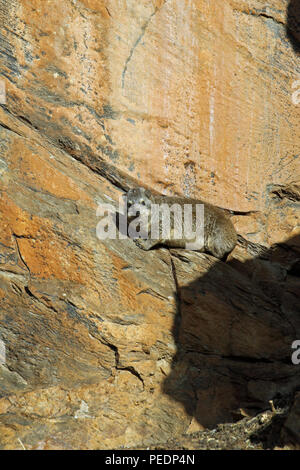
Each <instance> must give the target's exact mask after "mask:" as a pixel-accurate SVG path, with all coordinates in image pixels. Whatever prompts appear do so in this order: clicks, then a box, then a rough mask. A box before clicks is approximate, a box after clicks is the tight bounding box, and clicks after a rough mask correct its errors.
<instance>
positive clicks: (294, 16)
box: [286, 0, 300, 54]
mask: <svg viewBox="0 0 300 470" xmlns="http://www.w3.org/2000/svg"><path fill="white" fill-rule="evenodd" d="M286 24H287V26H286V28H287V35H288V38H289V40H290V41H291V43H292V45H293V48H294V50H295V52H297V53H298V54H299V53H300V1H299V0H290V2H289V5H288V9H287V23H286Z"/></svg>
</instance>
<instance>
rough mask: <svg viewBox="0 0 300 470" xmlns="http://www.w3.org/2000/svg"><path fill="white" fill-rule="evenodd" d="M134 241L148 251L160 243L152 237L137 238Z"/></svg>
mask: <svg viewBox="0 0 300 470" xmlns="http://www.w3.org/2000/svg"><path fill="white" fill-rule="evenodd" d="M134 243H135V244H136V245H137V246H138V247H139V248H141V249H142V250H145V251H148V250H151V248H153V247H154V246H156V245H157V244H158V243H159V241H158V240H151V239H150V238H148V239H146V240H145V239H143V238H135V239H134Z"/></svg>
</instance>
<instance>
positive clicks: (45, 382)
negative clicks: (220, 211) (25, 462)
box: [0, 0, 300, 449]
mask: <svg viewBox="0 0 300 470" xmlns="http://www.w3.org/2000/svg"><path fill="white" fill-rule="evenodd" d="M291 4H293V2H292V1H291V2H288V1H286V0H285V1H282V0H269V1H268V2H267V3H266V2H262V1H261V0H254V1H250V0H240V1H236V0H223V1H214V2H213V1H207V0H142V1H137V0H127V1H125V0H101V1H98V0H97V1H96V0H66V1H63V2H62V1H59V0H48V1H46V0H45V1H39V0H28V1H26V2H22V1H21V0H9V1H6V0H0V85H1V87H2V88H0V90H2V89H3V88H4V89H5V92H6V93H5V94H6V97H5V99H4V98H3V94H2V95H1V94H0V100H2V101H1V104H0V213H1V220H2V224H1V227H0V341H1V342H0V448H2V449H19V448H26V449H112V448H124V447H125V448H130V447H140V448H146V447H147V446H151V445H156V444H162V443H164V442H166V441H167V440H169V439H170V438H171V437H172V438H174V437H175V438H176V437H178V438H180V436H181V435H182V434H183V433H185V432H187V431H188V430H189V432H190V430H191V429H205V428H213V427H214V426H216V425H217V424H218V423H223V422H230V421H233V420H234V415H235V412H236V410H237V409H239V408H241V407H244V408H247V409H248V408H251V409H253V410H261V409H265V407H266V406H269V405H268V403H269V400H271V399H273V400H276V398H278V397H280V398H282V397H284V398H286V399H288V397H291V396H292V394H293V393H294V390H295V389H297V388H299V384H300V372H299V366H298V367H297V366H296V365H294V364H293V363H292V362H291V354H292V352H293V351H292V349H291V344H292V342H293V341H294V340H297V339H300V322H299V293H300V283H299V263H300V241H299V237H300V223H299V213H300V212H299V201H300V169H299V153H300V134H299V117H300V98H299V100H298V94H297V93H298V89H300V81H299V80H300V61H299V50H298V46H297V44H298V42H297V41H298V39H297V31H298V30H297V24H298V25H299V24H300V19H299V17H298V16H297V11H296V10H295V9H291ZM295 25H296V26H295ZM291 38H293V39H291ZM137 184H141V185H145V186H147V187H149V188H152V190H154V191H159V192H160V193H162V194H170V195H172V194H181V195H185V196H188V197H196V198H201V199H204V200H207V201H208V202H210V203H213V204H216V205H217V206H220V207H224V208H226V209H230V210H231V211H233V218H232V220H233V222H234V224H235V226H236V229H237V231H238V233H239V234H240V235H242V236H243V237H244V240H246V242H245V241H244V242H243V243H242V242H240V243H239V245H238V246H237V247H236V249H235V250H234V252H233V253H232V254H231V256H230V258H229V260H228V262H227V263H226V264H225V263H223V262H220V261H217V260H216V259H214V258H213V257H211V256H209V255H207V254H197V253H191V252H182V251H180V250H171V252H170V251H169V250H168V249H166V248H161V249H158V250H157V249H156V250H152V251H149V252H144V251H142V250H141V249H139V248H138V247H137V246H136V245H135V244H134V242H133V241H132V240H128V239H127V240H118V239H117V240H99V239H98V238H97V236H96V227H97V223H98V222H99V218H98V217H97V215H96V209H97V207H98V206H99V204H104V203H110V204H113V205H114V206H116V205H117V204H118V202H119V197H120V196H121V194H122V193H123V192H124V190H127V189H128V188H130V187H133V186H134V185H137ZM1 347H2V349H3V350H4V351H5V358H4V356H3V355H2V356H1V351H2V350H1ZM257 384H258V385H257ZM294 412H295V410H294ZM288 423H289V422H288ZM192 424H193V425H192ZM293 428H294V424H293ZM283 435H284V433H283ZM299 438H300V437H299Z"/></svg>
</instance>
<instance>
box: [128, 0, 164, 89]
mask: <svg viewBox="0 0 300 470" xmlns="http://www.w3.org/2000/svg"><path fill="white" fill-rule="evenodd" d="M158 10H159V8H158V7H156V8H155V10H154V12H153V13H151V15H150V16H149V18H148V19H147V21H145V23H144V24H143V26H142V31H141V33H140V35H139V37H138V38H137V39H136V41H135V43H134V44H133V46H132V48H131V50H130V52H129V56H128V57H127V59H126V61H125V65H124V69H123V72H122V89H123V88H124V85H125V75H126V72H127V69H128V64H129V62H130V61H131V59H132V56H133V53H134V51H135V49H136V48H137V46H138V45H139V43H140V42H141V40H142V39H143V37H144V35H145V32H146V30H147V28H148V26H149V23H150V21H151V19H152V17H153V16H154V15H156V13H157V11H158Z"/></svg>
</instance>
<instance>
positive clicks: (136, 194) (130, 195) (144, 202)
mask: <svg viewBox="0 0 300 470" xmlns="http://www.w3.org/2000/svg"><path fill="white" fill-rule="evenodd" d="M126 197H127V205H128V207H131V206H133V205H137V206H143V207H146V208H147V209H150V207H151V195H150V193H149V191H147V190H146V189H145V188H133V189H129V191H128V192H127V194H126Z"/></svg>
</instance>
